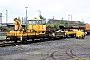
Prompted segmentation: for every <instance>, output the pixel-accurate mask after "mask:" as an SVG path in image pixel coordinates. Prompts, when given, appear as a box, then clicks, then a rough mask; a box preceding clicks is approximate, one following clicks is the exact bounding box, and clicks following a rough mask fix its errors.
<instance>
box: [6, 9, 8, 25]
mask: <svg viewBox="0 0 90 60" xmlns="http://www.w3.org/2000/svg"><path fill="white" fill-rule="evenodd" d="M7 21H8V10H6V24H7Z"/></svg>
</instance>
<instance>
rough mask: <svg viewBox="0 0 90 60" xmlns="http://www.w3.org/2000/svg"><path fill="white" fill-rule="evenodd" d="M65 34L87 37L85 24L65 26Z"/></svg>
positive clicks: (67, 35)
mask: <svg viewBox="0 0 90 60" xmlns="http://www.w3.org/2000/svg"><path fill="white" fill-rule="evenodd" d="M65 31H66V32H65V35H66V37H69V36H70V37H76V38H82V39H84V37H85V26H71V27H65Z"/></svg>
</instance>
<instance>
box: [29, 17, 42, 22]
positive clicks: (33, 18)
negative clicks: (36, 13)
mask: <svg viewBox="0 0 90 60" xmlns="http://www.w3.org/2000/svg"><path fill="white" fill-rule="evenodd" d="M27 20H28V21H29V20H43V19H40V18H36V17H35V18H29V19H27Z"/></svg>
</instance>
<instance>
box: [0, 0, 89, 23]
mask: <svg viewBox="0 0 90 60" xmlns="http://www.w3.org/2000/svg"><path fill="white" fill-rule="evenodd" d="M25 7H28V8H27V16H28V18H33V17H38V16H39V12H38V11H39V10H40V11H41V15H42V16H43V17H44V18H46V19H52V18H53V16H54V19H58V20H60V19H61V18H63V19H64V20H68V19H69V20H71V16H72V21H84V22H85V23H90V0H0V13H2V14H3V17H2V20H3V21H2V22H3V23H5V22H6V10H7V11H8V15H7V16H8V23H13V22H14V21H13V19H14V18H17V17H18V16H19V17H25V16H26V8H25Z"/></svg>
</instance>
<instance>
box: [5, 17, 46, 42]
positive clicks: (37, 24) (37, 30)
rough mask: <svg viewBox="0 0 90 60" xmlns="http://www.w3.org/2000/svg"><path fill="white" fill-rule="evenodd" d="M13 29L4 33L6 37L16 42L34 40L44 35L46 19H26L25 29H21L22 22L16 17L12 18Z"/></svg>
mask: <svg viewBox="0 0 90 60" xmlns="http://www.w3.org/2000/svg"><path fill="white" fill-rule="evenodd" d="M14 24H15V29H14V30H11V31H10V32H7V33H6V39H8V38H9V39H10V40H14V41H15V42H17V41H18V40H20V41H22V42H23V41H25V40H27V39H32V40H34V39H35V38H40V37H46V25H45V24H46V21H45V20H42V19H38V18H33V19H29V20H28V24H27V26H26V27H27V29H26V30H23V29H22V24H21V22H20V20H18V19H17V18H15V19H14Z"/></svg>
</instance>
